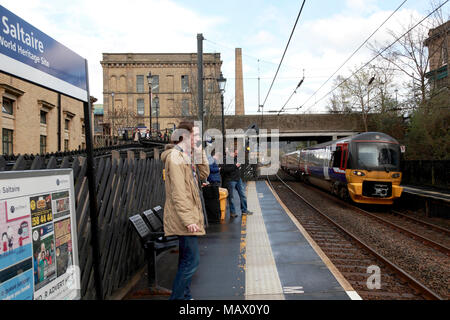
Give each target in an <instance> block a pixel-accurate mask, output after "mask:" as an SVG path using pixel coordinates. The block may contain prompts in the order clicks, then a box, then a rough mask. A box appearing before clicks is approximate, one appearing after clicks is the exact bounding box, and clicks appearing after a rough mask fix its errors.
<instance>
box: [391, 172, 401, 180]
mask: <svg viewBox="0 0 450 320" xmlns="http://www.w3.org/2000/svg"><path fill="white" fill-rule="evenodd" d="M392 178H394V179H397V178H400V173H394V174H393V175H392Z"/></svg>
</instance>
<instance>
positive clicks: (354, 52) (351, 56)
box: [297, 0, 408, 112]
mask: <svg viewBox="0 0 450 320" xmlns="http://www.w3.org/2000/svg"><path fill="white" fill-rule="evenodd" d="M406 1H408V0H404V1H403V2H402V3H401V4H400V5H399V6H398V7H397V9H395V11H394V12H392V14H391V15H389V17H388V18H387V19H386V20H384V21H383V23H382V24H381V25H380V26H379V27H378V28H377V29H376V30H375V31H374V32H372V34H371V35H370V36H369V37H368V38H367V39H366V40H365V41H364V42H363V43H362V44H361V45H360V46H359V47H358V48H357V49H356V50H355V51H353V53H352V54H351V55H350V57H348V58H347V60H345V61H344V63H343V64H342V65H341V66H340V67H339V68H338V69H337V70H336V71H335V72H334V73H333V74H332V75H331V76H330V77H329V78H328V79H327V80H326V81H325V82H324V83H323V84H322V85H321V86H320V87H319V89H317V90H316V91H315V92H314V93H313V94H312V95H311V96H310V97H309V98H308V99H307V100H306V101H305V102H304V103H303V104H302V105H305V104H306V103H307V102H308V101H309V100H311V98H312V97H313V96H315V95H316V93H317V92H319V90H320V89H322V88H323V86H324V85H325V84H327V83H328V81H330V79H331V78H332V77H333V76H334V75H335V74H336V73H337V72H338V71H339V70H341V69H342V67H343V66H344V65H345V64H346V63H347V62H348V61H349V60H350V59H351V58H353V56H354V55H355V54H356V53H357V52H358V51H359V50H360V49H361V48H362V47H363V46H364V45H365V44H366V43H367V41H369V40H370V38H372V37H373V35H374V34H375V33H377V32H378V30H380V28H381V27H382V26H383V25H384V24H385V23H386V22H387V21H388V20H389V19H390V18H391V17H392V16H393V15H394V14H395V13H396V12H397V11H398V10H399V9H400V8H401V7H402V6H403V5H404V4H405V2H406ZM316 103H317V101H316ZM310 108H311V107H310ZM298 109H300V106H299V107H298V108H297V110H298ZM308 110H309V108H308V109H307V110H305V112H306V111H308Z"/></svg>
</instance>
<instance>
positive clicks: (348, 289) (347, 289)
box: [266, 181, 362, 300]
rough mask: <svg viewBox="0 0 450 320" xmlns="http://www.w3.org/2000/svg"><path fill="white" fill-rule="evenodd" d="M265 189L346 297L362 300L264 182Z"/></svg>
mask: <svg viewBox="0 0 450 320" xmlns="http://www.w3.org/2000/svg"><path fill="white" fill-rule="evenodd" d="M266 185H267V187H269V189H270V191H271V192H272V194H273V195H274V197H275V199H277V201H278V203H279V204H280V205H281V206H282V207H283V209H284V211H286V213H287V215H288V216H289V218H291V220H292V222H293V223H294V224H295V225H296V226H297V228H298V230H300V232H301V233H302V235H303V236H304V237H305V239H306V240H307V241H308V242H309V244H310V245H311V247H312V248H313V249H314V251H315V252H316V253H317V254H318V255H319V257H320V259H322V261H323V263H325V265H326V266H327V267H328V269H329V270H330V272H331V273H332V274H333V276H334V277H335V278H336V280H337V281H338V282H339V284H340V285H341V286H342V288H343V289H344V290H345V292H346V293H347V295H348V296H349V297H350V298H351V299H352V300H362V298H361V297H360V296H359V294H358V293H357V292H356V290H355V289H353V287H352V286H351V284H350V283H349V282H348V281H347V279H345V278H344V276H343V275H342V273H341V272H340V271H339V270H338V269H337V268H336V266H335V265H334V264H333V262H331V260H330V259H329V258H328V257H327V256H326V254H325V253H324V252H323V251H322V249H321V248H320V247H319V246H318V245H317V243H316V242H315V241H314V239H313V238H311V236H310V235H309V233H308V232H307V231H306V230H305V228H303V226H302V225H301V223H300V222H299V221H298V220H297V219H296V218H295V216H294V215H293V214H292V212H291V211H290V210H289V209H288V207H286V205H285V204H284V203H283V201H281V199H280V197H279V196H278V194H277V193H276V192H275V190H273V189H272V188H271V187H270V185H269V183H268V182H267V181H266Z"/></svg>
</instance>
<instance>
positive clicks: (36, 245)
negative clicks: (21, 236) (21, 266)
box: [33, 223, 56, 290]
mask: <svg viewBox="0 0 450 320" xmlns="http://www.w3.org/2000/svg"><path fill="white" fill-rule="evenodd" d="M33 259H34V272H35V276H34V286H35V290H37V289H40V288H42V287H43V286H45V285H46V284H47V283H49V282H50V281H52V280H54V279H55V278H56V261H55V241H54V233H53V224H52V223H49V224H46V225H43V226H40V227H37V228H36V229H33Z"/></svg>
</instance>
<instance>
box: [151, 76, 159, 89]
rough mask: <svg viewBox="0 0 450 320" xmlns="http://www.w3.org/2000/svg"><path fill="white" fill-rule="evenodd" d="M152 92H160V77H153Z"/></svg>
mask: <svg viewBox="0 0 450 320" xmlns="http://www.w3.org/2000/svg"><path fill="white" fill-rule="evenodd" d="M152 92H159V76H158V75H152Z"/></svg>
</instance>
